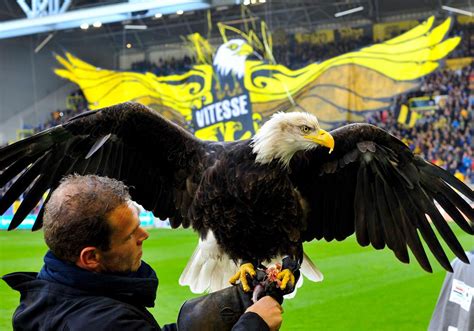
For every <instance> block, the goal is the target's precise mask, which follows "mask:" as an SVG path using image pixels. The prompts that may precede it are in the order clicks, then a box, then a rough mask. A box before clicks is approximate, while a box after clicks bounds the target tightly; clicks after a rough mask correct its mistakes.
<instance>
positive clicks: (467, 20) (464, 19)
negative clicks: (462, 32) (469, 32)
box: [456, 15, 474, 25]
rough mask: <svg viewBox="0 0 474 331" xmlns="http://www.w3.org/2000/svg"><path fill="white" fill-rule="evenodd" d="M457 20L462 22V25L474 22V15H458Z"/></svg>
mask: <svg viewBox="0 0 474 331" xmlns="http://www.w3.org/2000/svg"><path fill="white" fill-rule="evenodd" d="M456 20H457V22H458V23H459V24H462V25H469V24H474V17H472V16H466V15H457V16H456Z"/></svg>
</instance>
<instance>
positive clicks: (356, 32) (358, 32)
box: [337, 28, 364, 39]
mask: <svg viewBox="0 0 474 331" xmlns="http://www.w3.org/2000/svg"><path fill="white" fill-rule="evenodd" d="M337 32H338V33H339V35H340V36H341V38H342V39H360V38H362V36H363V35H364V29H362V28H359V29H355V28H342V29H339V30H337Z"/></svg>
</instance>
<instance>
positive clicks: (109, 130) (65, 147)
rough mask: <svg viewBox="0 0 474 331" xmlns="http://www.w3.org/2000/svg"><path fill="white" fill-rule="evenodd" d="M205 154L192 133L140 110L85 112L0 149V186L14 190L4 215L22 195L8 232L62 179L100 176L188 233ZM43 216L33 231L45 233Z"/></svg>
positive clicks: (3, 203)
mask: <svg viewBox="0 0 474 331" xmlns="http://www.w3.org/2000/svg"><path fill="white" fill-rule="evenodd" d="M203 148H204V143H202V142H201V141H199V140H197V139H196V138H194V137H193V136H192V135H191V134H190V133H188V132H187V131H185V130H184V129H182V128H180V127H179V126H177V125H175V124H173V123H171V122H170V121H168V120H166V119H164V118H163V117H161V116H160V115H158V114H157V113H156V112H154V111H152V110H150V109H148V108H147V107H144V106H141V105H139V104H133V103H125V104H120V105H116V106H113V107H109V108H105V109H102V110H98V111H94V112H87V113H84V114H81V115H79V116H77V117H76V118H73V119H71V120H70V121H69V122H67V123H65V124H63V125H59V126H56V127H54V128H51V129H49V130H46V131H43V132H41V133H38V134H36V135H34V136H31V137H29V138H27V139H24V140H22V141H19V142H16V143H14V144H12V145H9V146H6V147H4V148H2V149H0V187H5V186H6V185H7V184H8V183H9V182H10V184H11V183H12V185H11V186H10V187H9V189H8V190H7V192H6V194H5V195H4V196H3V197H2V198H1V199H0V215H1V214H3V213H4V212H5V211H6V210H7V209H8V208H9V207H10V206H11V205H12V204H13V202H14V201H15V200H17V199H18V198H19V197H20V195H23V200H22V203H21V205H20V207H19V208H18V210H17V211H16V213H15V215H14V217H13V220H12V222H11V224H10V227H9V229H14V228H15V227H17V226H18V225H19V224H20V223H21V222H22V221H23V219H24V218H25V217H26V216H27V215H28V214H29V213H30V211H31V210H32V209H33V208H35V206H36V205H37V204H38V202H39V201H40V200H41V198H42V197H43V195H44V194H45V192H47V191H48V190H49V192H52V189H54V188H55V187H57V185H58V184H59V181H60V179H61V178H62V177H63V176H65V175H67V174H72V173H78V174H99V175H104V176H108V177H113V178H117V179H119V180H122V181H124V182H125V184H126V185H128V186H129V187H130V193H131V196H132V198H133V200H135V201H137V202H138V203H140V204H141V205H143V206H144V207H145V208H146V209H147V210H150V211H153V213H154V214H155V215H156V216H157V217H160V218H162V219H166V218H170V222H171V224H172V226H173V227H177V226H179V225H180V224H182V225H183V226H189V223H187V220H186V219H187V218H186V217H184V216H185V215H186V213H187V210H188V206H189V203H190V201H191V200H192V199H191V197H192V196H193V183H195V182H198V180H199V177H200V173H199V169H202V167H201V165H200V162H201V154H202V151H203ZM8 185H9V184H8ZM48 194H49V193H48ZM48 197H49V195H48ZM48 197H47V198H46V200H48ZM43 205H44V204H43ZM42 215H43V209H42V208H41V210H40V212H39V215H38V217H37V219H36V221H35V224H34V227H33V228H34V229H38V228H40V227H41V225H42Z"/></svg>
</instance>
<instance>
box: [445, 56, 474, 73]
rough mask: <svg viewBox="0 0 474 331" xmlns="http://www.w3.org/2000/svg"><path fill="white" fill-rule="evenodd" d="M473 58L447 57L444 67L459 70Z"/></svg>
mask: <svg viewBox="0 0 474 331" xmlns="http://www.w3.org/2000/svg"><path fill="white" fill-rule="evenodd" d="M473 59H474V58H472V57H460V58H457V59H447V60H446V68H447V69H449V70H459V69H462V68H465V67H467V66H468V65H470V64H471V63H472V61H473Z"/></svg>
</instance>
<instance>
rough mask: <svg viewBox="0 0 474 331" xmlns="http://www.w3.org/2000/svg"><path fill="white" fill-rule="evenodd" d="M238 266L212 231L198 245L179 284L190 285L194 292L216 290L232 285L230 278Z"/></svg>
mask: <svg viewBox="0 0 474 331" xmlns="http://www.w3.org/2000/svg"><path fill="white" fill-rule="evenodd" d="M237 269H238V266H237V265H236V264H235V262H234V261H232V260H231V259H230V258H229V257H228V256H227V254H225V253H223V252H222V251H221V250H220V248H219V247H218V246H217V242H216V239H215V237H214V235H213V233H212V232H211V231H209V232H208V234H207V236H206V239H204V240H202V239H199V243H198V246H197V247H196V250H195V251H194V253H193V255H192V256H191V258H190V259H189V261H188V264H187V265H186V267H185V268H184V270H183V273H182V274H181V277H180V278H179V284H180V285H182V286H189V288H190V289H191V292H193V293H204V292H207V291H208V292H215V291H218V290H221V289H223V288H226V287H228V286H230V283H229V279H230V277H232V275H233V274H234V273H235V272H236V270H237Z"/></svg>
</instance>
